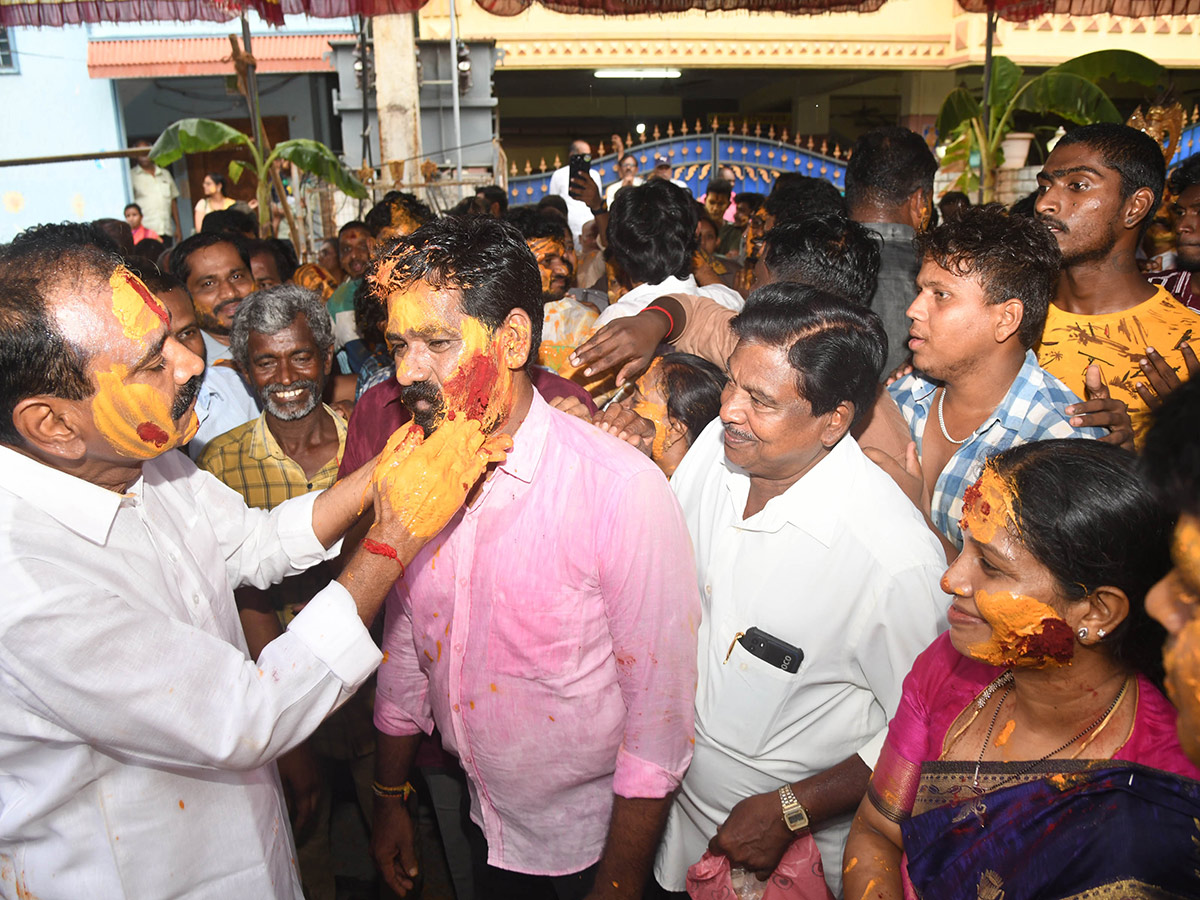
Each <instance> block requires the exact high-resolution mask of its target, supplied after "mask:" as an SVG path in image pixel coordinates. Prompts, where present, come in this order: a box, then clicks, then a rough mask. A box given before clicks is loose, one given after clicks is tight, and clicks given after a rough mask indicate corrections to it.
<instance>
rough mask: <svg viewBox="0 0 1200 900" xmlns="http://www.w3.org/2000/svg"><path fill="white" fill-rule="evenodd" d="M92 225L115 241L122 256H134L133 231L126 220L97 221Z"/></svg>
mask: <svg viewBox="0 0 1200 900" xmlns="http://www.w3.org/2000/svg"><path fill="white" fill-rule="evenodd" d="M92 224H93V225H95V226H96V227H97V228H99V229H100V230H101V231H103V232H104V233H105V234H107V235H108V236H109V237H110V238H112V239H113V241H114V242H115V243H116V245H117V248H118V249H119V250H120V251H121V255H122V256H130V255H132V254H133V229H132V228H130V227H129V223H128V222H126V221H125V220H124V219H97V220H96V221H95V222H93V223H92Z"/></svg>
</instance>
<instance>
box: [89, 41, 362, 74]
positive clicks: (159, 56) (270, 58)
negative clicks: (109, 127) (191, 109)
mask: <svg viewBox="0 0 1200 900" xmlns="http://www.w3.org/2000/svg"><path fill="white" fill-rule="evenodd" d="M345 37H346V35H344V34H296V35H293V34H287V35H272V34H265V35H259V36H255V38H254V40H253V44H252V45H251V46H252V47H253V49H254V58H255V60H257V62H258V71H259V72H262V73H272V72H332V71H334V68H333V62H332V58H329V59H327V58H326V55H327V54H330V53H331V50H330V47H329V42H330V41H331V40H336V39H344V38H345ZM229 60H230V46H229V39H228V38H223V37H220V38H215V37H214V38H164V39H152V40H139V41H89V42H88V75H89V76H91V77H92V78H162V77H170V76H172V75H232V74H234V72H233V63H232V62H230V61H229Z"/></svg>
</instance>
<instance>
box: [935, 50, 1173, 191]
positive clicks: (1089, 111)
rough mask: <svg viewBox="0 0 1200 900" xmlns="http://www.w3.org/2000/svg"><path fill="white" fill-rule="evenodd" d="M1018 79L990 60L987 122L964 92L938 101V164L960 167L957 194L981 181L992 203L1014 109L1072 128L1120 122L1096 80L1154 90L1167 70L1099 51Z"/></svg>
mask: <svg viewBox="0 0 1200 900" xmlns="http://www.w3.org/2000/svg"><path fill="white" fill-rule="evenodd" d="M1023 76H1024V70H1022V69H1021V67H1020V66H1018V65H1017V64H1016V63H1014V62H1013V61H1012V60H1010V59H1008V58H1007V57H1004V56H996V57H993V59H992V81H991V85H990V87H989V89H988V121H987V122H986V123H985V122H984V121H983V106H982V103H981V102H980V101H979V100H978V99H977V98H976V95H975V93H972V92H971V91H969V90H967V89H966V88H963V87H959V88H956V89H955V90H953V91H951V92H950V94H949V95H948V96H947V97H946V99H945V101H943V103H942V108H941V111H940V112H939V113H938V118H937V125H936V127H937V132H938V135H939V136H940V138H941V139H942V140H943V141H945V142H947V148H946V155H945V157H944V158H943V161H942V162H943V165H951V164H954V163H962V164H963V165H964V167H965V168H964V172H963V175H962V176H960V178H959V179H958V181H957V182H956V183H955V185H954V188H955V189H956V190H964V191H969V190H971V189H972V187H974V186H978V184H979V183H980V181H982V183H983V186H984V201H985V202H987V201H990V200H992V199H994V198H993V196H992V194H993V193H994V191H993V184H994V181H995V171H996V169H997V168H998V167H999V166H1000V164H1001V163H1002V162H1003V161H1004V154H1003V152H1002V151H1001V149H1000V144H1001V142H1002V141H1003V140H1004V139H1005V137H1007V136H1008V133H1009V132H1010V131H1011V130H1012V119H1013V114H1014V113H1016V112H1017V111H1018V110H1020V111H1024V112H1031V113H1035V114H1037V115H1041V116H1058V117H1060V118H1063V119H1066V120H1067V121H1068V122H1073V123H1075V124H1077V125H1088V124H1091V123H1093V122H1120V121H1121V115H1120V113H1119V112H1118V111H1117V108H1116V107H1115V106H1114V105H1113V103H1112V101H1111V100H1109V98H1108V95H1107V94H1106V93H1105V92H1104V91H1103V90H1102V89H1101V88H1100V87H1099V86H1097V84H1096V82H1097V81H1100V80H1104V79H1117V80H1120V81H1129V82H1133V83H1135V84H1140V85H1143V86H1153V85H1155V84H1156V83H1158V82H1159V81H1160V80H1162V79H1164V78H1165V76H1166V70H1165V69H1164V68H1163V67H1162V66H1160V65H1159V64H1158V63H1156V62H1154V60H1152V59H1148V58H1146V57H1145V56H1142V55H1141V54H1140V53H1133V52H1131V51H1129V50H1099V51H1097V52H1095V53H1087V54H1085V55H1083V56H1077V57H1075V58H1074V59H1069V60H1067V61H1066V62H1064V63H1062V64H1061V65H1058V66H1055V67H1054V68H1052V69H1048V70H1046V71H1045V72H1043V73H1042V74H1041V75H1036V76H1034V77H1033V78H1031V79H1029V80H1028V81H1026V82H1025V83H1024V84H1022V83H1021V79H1022V77H1023ZM979 93H982V92H979ZM972 152H975V153H978V155H979V167H980V169H981V172H980V174H978V175H977V174H976V173H975V172H974V170H973V167H972V165H971V163H970V157H971V154H972Z"/></svg>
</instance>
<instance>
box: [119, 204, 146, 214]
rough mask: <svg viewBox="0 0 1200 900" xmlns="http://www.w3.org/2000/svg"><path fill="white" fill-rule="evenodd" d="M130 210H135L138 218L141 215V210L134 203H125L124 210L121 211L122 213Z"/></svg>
mask: <svg viewBox="0 0 1200 900" xmlns="http://www.w3.org/2000/svg"><path fill="white" fill-rule="evenodd" d="M131 209H136V210H137V211H138V215H139V216H140V215H141V214H142V208H141V207H140V206H138V205H137V204H136V203H126V204H125V209H124V210H122V212H129V211H130V210H131Z"/></svg>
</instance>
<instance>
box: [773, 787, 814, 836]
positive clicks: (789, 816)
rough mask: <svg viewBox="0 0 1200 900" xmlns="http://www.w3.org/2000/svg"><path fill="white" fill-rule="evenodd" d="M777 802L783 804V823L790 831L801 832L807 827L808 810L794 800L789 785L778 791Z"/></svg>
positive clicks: (794, 797)
mask: <svg viewBox="0 0 1200 900" xmlns="http://www.w3.org/2000/svg"><path fill="white" fill-rule="evenodd" d="M779 802H780V803H781V804H783V821H784V823H785V824H786V825H787V827H788V828H789V829H790V830H791V831H803V830H804V829H805V828H807V827H808V810H807V809H805V808H804V807H803V806H801V804H800V801H799V800H797V799H796V795H795V794H793V793H792V786H791V785H790V784H785V785H784V786H783V787H781V788H780V789H779Z"/></svg>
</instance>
